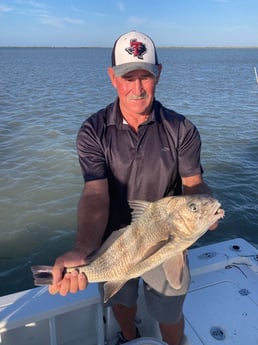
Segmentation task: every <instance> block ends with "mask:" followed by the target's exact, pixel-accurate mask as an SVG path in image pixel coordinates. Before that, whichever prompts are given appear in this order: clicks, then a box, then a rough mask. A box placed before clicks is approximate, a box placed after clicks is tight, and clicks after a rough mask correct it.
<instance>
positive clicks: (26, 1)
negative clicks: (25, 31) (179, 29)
mask: <svg viewBox="0 0 258 345" xmlns="http://www.w3.org/2000/svg"><path fill="white" fill-rule="evenodd" d="M54 11H55V10H54V8H53V7H52V6H51V3H49V4H48V3H44V2H38V1H33V0H32V1H30V0H15V1H12V4H11V5H9V4H1V5H0V13H2V14H3V13H6V14H7V13H8V12H9V13H11V12H12V13H11V14H12V15H13V16H16V17H21V16H27V17H31V18H33V19H34V20H35V21H37V22H38V23H39V24H43V25H48V26H52V27H56V28H57V27H59V28H62V27H64V26H65V25H66V24H69V25H82V24H84V20H82V19H81V18H72V17H70V16H59V15H58V16H56V15H53V14H52V12H54ZM71 12H73V11H72V9H71Z"/></svg>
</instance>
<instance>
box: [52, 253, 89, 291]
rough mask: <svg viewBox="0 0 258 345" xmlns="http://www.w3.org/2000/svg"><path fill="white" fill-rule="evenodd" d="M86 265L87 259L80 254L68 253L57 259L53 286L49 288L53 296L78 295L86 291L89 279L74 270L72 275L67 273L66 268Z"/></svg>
mask: <svg viewBox="0 0 258 345" xmlns="http://www.w3.org/2000/svg"><path fill="white" fill-rule="evenodd" d="M84 263H85V258H84V256H83V255H81V254H80V253H78V252H74V251H71V252H68V253H66V254H64V255H63V256H60V257H59V258H57V259H56V262H55V265H54V267H53V269H52V275H53V284H52V285H50V286H49V288H48V291H49V293H50V294H51V295H55V294H57V293H59V294H60V295H61V296H66V295H67V294H68V293H69V292H70V293H76V292H77V291H79V290H80V291H82V290H84V289H85V288H86V287H87V285H88V281H87V277H86V276H85V275H84V274H83V273H78V271H76V270H74V271H72V272H71V273H65V274H64V272H65V267H73V266H80V265H82V264H84Z"/></svg>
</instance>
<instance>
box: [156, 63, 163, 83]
mask: <svg viewBox="0 0 258 345" xmlns="http://www.w3.org/2000/svg"><path fill="white" fill-rule="evenodd" d="M158 69H159V74H158V76H157V77H156V84H158V82H159V78H160V74H161V71H162V64H161V63H160V64H159V65H158Z"/></svg>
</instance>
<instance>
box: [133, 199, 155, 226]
mask: <svg viewBox="0 0 258 345" xmlns="http://www.w3.org/2000/svg"><path fill="white" fill-rule="evenodd" d="M128 204H129V206H130V207H131V208H132V209H133V211H132V222H134V221H136V220H137V219H138V218H139V217H140V216H141V215H142V214H143V213H144V211H145V210H146V209H147V208H148V207H149V206H150V204H151V202H149V201H142V200H129V201H128Z"/></svg>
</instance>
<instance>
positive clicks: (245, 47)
mask: <svg viewBox="0 0 258 345" xmlns="http://www.w3.org/2000/svg"><path fill="white" fill-rule="evenodd" d="M2 48H4V49H20V48H23V49H24V48H28V49H31V48H35V49H42V48H48V49H93V48H94V49H111V48H112V47H98V46H78V47H70V46H0V49H2ZM157 48H158V49H258V46H157Z"/></svg>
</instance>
